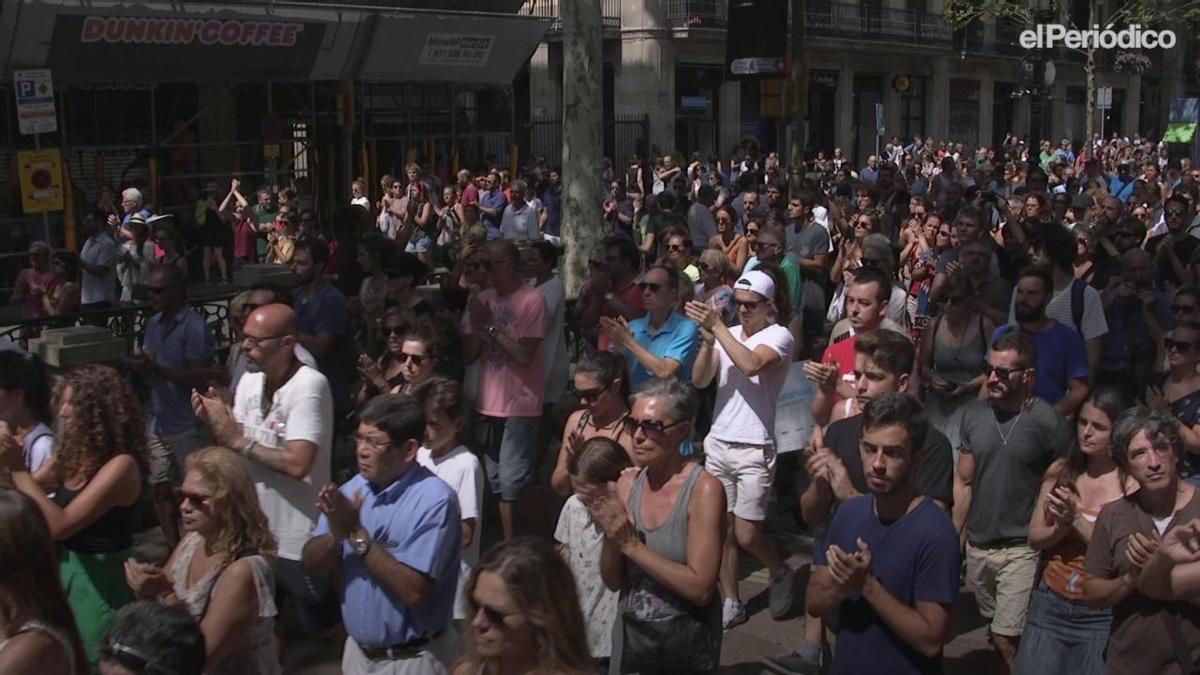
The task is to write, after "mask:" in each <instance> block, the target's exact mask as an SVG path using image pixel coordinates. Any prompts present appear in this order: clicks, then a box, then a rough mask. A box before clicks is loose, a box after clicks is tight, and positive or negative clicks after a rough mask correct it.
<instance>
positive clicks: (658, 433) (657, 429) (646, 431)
mask: <svg viewBox="0 0 1200 675" xmlns="http://www.w3.org/2000/svg"><path fill="white" fill-rule="evenodd" d="M690 421H691V420H679V421H678V422H671V423H670V424H663V423H662V422H659V421H658V420H639V419H636V418H634V417H632V416H629V417H626V418H625V421H624V422H623V423H622V424H623V426H624V427H625V433H627V434H629V435H630V436H632V435H634V434H636V433H637V431H638V429H641V430H642V434H643V435H644V436H645V437H646V438H649V439H651V440H655V439H659V438H662V435H663V434H664V433H666V431H667V429H670V428H671V427H677V426H679V425H680V424H687V423H688V422H690Z"/></svg>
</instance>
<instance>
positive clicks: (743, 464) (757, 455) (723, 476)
mask: <svg viewBox="0 0 1200 675" xmlns="http://www.w3.org/2000/svg"><path fill="white" fill-rule="evenodd" d="M704 469H705V470H706V471H708V472H709V473H711V474H712V475H713V476H715V477H716V478H717V480H719V481H721V485H723V486H725V508H726V510H728V511H729V512H731V513H733V515H735V516H737V517H738V518H741V519H742V520H754V521H763V520H766V519H767V503H768V501H769V500H770V497H771V484H772V482H773V481H774V478H775V445H774V444H771V443H768V444H764V445H752V444H750V443H729V442H726V441H722V440H720V439H718V438H713V437H712V436H711V435H710V436H707V437H705V439H704Z"/></svg>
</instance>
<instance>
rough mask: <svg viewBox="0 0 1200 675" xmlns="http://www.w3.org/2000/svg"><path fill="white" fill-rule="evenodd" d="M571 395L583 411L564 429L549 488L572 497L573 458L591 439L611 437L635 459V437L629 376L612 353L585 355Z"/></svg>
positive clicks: (574, 415)
mask: <svg viewBox="0 0 1200 675" xmlns="http://www.w3.org/2000/svg"><path fill="white" fill-rule="evenodd" d="M570 392H571V394H572V395H574V396H575V397H576V398H577V399H579V402H580V404H582V406H583V407H582V408H580V409H579V410H576V411H575V412H573V413H571V414H570V415H569V416H568V417H567V422H566V425H565V427H564V430H563V437H562V443H561V445H559V452H558V460H557V461H556V462H555V465H554V473H552V474H551V475H550V487H551V488H553V489H554V491H555V492H556V493H558V494H559V495H560V496H563V497H565V496H567V495H569V494H571V474H570V470H569V467H570V463H571V458H572V457H573V456H574V455H575V453H576V452H577V451H578V450H579V448H580V447H581V446H582V445H583V443H584V442H585V441H587V440H588V439H590V438H597V437H599V438H608V439H610V440H613V441H616V442H617V443H619V444H620V445H621V447H623V448H625V451H626V452H627V453H629V455H630V457H632V456H633V434H632V433H630V431H629V430H628V429H626V428H625V418H626V417H628V416H629V407H628V406H627V405H625V400H626V398H628V396H629V374H628V372H627V371H626V367H625V359H623V358H621V356H620V355H619V354H614V353H612V352H594V353H591V354H585V355H584V357H583V358H582V359H580V361H579V362H578V363H576V364H575V372H574V374H573V375H572V376H571V385H570Z"/></svg>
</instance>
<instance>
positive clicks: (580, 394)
mask: <svg viewBox="0 0 1200 675" xmlns="http://www.w3.org/2000/svg"><path fill="white" fill-rule="evenodd" d="M567 389H569V390H570V392H571V394H573V395H574V396H575V398H577V399H579V400H580V401H582V402H584V403H587V402H589V401H595V400H596V399H598V398H600V397H601V396H603V395H604V392H606V391H608V387H606V386H599V387H596V388H594V389H580V388H578V387H576V386H575V385H573V384H572V385H571V386H569V387H567Z"/></svg>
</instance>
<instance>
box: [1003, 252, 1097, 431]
mask: <svg viewBox="0 0 1200 675" xmlns="http://www.w3.org/2000/svg"><path fill="white" fill-rule="evenodd" d="M1053 283H1054V282H1053V281H1051V279H1050V273H1049V272H1047V271H1046V270H1044V269H1042V268H1040V267H1026V268H1025V269H1023V270H1021V275H1020V277H1019V278H1018V279H1017V288H1016V290H1014V291H1013V296H1014V304H1013V316H1014V318H1015V321H1016V323H1015V324H1006V325H1004V326H1000V327H999V328H997V329H996V332H995V333H993V334H992V339H991V344H995V343H996V341H997V340H999V339H1000V338H1001V337H1002V336H1004V335H1007V334H1009V333H1012V332H1021V333H1024V334H1025V335H1027V336H1028V337H1029V338H1031V339H1032V340H1033V342H1034V343H1035V344H1036V345H1037V378H1036V380H1035V381H1034V385H1033V393H1034V394H1035V395H1037V396H1038V397H1039V398H1041V399H1042V400H1043V401H1045V402H1047V403H1049V404H1051V405H1053V406H1054V408H1055V410H1057V411H1058V414H1060V415H1062V416H1063V417H1070V416H1072V415H1074V414H1075V411H1077V410H1079V406H1081V405H1083V399H1085V398H1087V393H1088V377H1089V376H1090V375H1091V367H1090V366H1089V365H1088V358H1087V347H1086V345H1085V344H1084V342H1083V337H1081V336H1080V335H1079V333H1078V332H1076V331H1075V330H1074V329H1072V328H1070V327H1068V326H1064V325H1063V324H1061V323H1059V322H1057V321H1055V320H1054V319H1051V318H1050V317H1048V316H1046V305H1048V304H1049V302H1050V295H1051V293H1052V292H1053Z"/></svg>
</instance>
